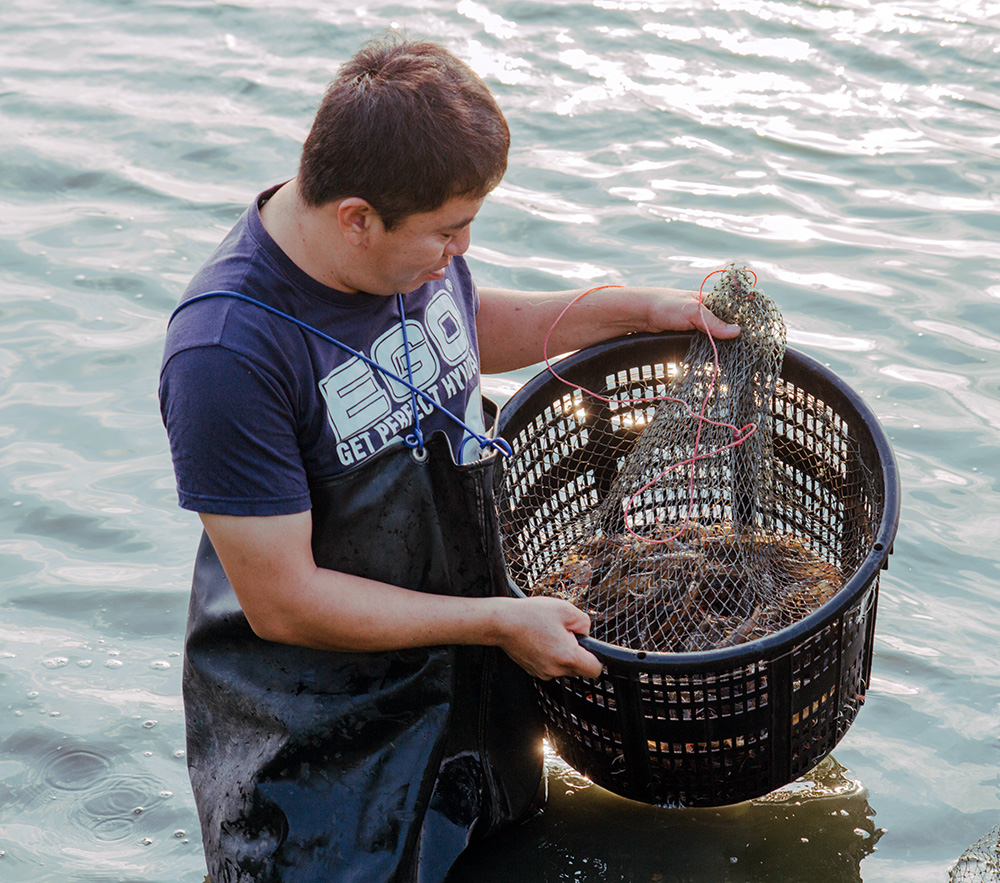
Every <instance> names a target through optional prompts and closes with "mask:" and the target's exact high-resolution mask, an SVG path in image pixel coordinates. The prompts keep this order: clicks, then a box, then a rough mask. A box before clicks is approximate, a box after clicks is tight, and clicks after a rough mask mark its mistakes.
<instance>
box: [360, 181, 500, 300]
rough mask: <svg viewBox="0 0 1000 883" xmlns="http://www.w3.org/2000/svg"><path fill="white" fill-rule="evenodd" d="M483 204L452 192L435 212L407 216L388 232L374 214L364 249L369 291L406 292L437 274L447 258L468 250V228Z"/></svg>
mask: <svg viewBox="0 0 1000 883" xmlns="http://www.w3.org/2000/svg"><path fill="white" fill-rule="evenodd" d="M482 204H483V200H482V199H474V198H470V197H467V196H455V197H452V198H451V199H449V200H448V202H446V203H445V204H444V205H443V206H441V207H440V208H438V209H435V210H434V211H431V212H420V213H418V214H415V215H410V216H409V217H407V218H406V219H404V220H403V221H401V222H400V223H399V224H398V225H397V226H395V227H394V228H393V229H392V230H389V231H386V229H385V228H384V227H383V226H382V222H381V221H380V220H378V219H375V221H374V228H373V231H372V235H371V237H370V240H369V245H368V248H367V249H366V264H367V265H368V276H369V279H370V280H371V282H370V283H369V287H368V288H367V290H368V291H369V293H371V294H381V295H393V294H396V292H401V293H403V294H406V293H407V292H410V291H413V290H414V289H416V288H419V287H420V286H421V285H423V284H424V283H425V282H433V281H434V280H436V279H442V278H443V277H444V271H445V268H446V267H447V266H448V264H450V263H451V259H452V258H453V257H454V256H455V255H460V254H465V252H466V251H467V250H468V248H469V241H470V232H471V231H470V227H471V225H472V222H473V220H474V219H475V217H476V213H477V212H478V211H479V209H480V207H481V206H482Z"/></svg>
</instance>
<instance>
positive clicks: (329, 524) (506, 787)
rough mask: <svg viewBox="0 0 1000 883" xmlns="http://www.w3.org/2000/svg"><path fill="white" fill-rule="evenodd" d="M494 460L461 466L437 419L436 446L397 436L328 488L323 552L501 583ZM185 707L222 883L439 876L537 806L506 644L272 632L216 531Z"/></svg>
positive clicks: (193, 618)
mask: <svg viewBox="0 0 1000 883" xmlns="http://www.w3.org/2000/svg"><path fill="white" fill-rule="evenodd" d="M421 454H423V456H421ZM496 460H497V455H496V454H495V453H492V452H491V453H490V454H488V455H487V456H486V457H485V458H484V459H482V460H479V461H477V462H474V463H471V464H468V465H464V466H456V465H455V464H454V462H453V460H452V456H451V449H450V445H449V443H448V440H447V438H446V437H445V436H444V434H443V433H440V432H439V433H435V434H434V435H433V436H432V437H431V439H430V440H429V442H428V443H427V445H426V447H425V448H424V449H423V452H415V451H411V450H410V449H408V448H406V447H403V446H401V445H398V446H395V447H393V448H390V449H388V450H386V451H384V452H382V453H381V454H380V455H376V459H375V462H370V463H369V464H366V465H365V466H363V467H361V468H359V469H357V470H354V471H352V472H349V473H347V474H346V475H343V476H341V477H339V478H338V479H336V480H335V481H333V482H331V483H329V484H326V485H323V486H320V487H317V488H315V489H314V490H313V493H312V501H313V552H314V555H315V559H316V563H317V564H318V565H319V566H321V567H326V568H330V569H333V570H341V571H345V572H349V573H354V574H359V575H363V576H367V577H370V578H372V579H376V580H381V581H384V582H388V583H392V584H395V585H399V586H403V587H406V588H409V589H416V590H419V591H425V592H435V593H438V594H446V595H464V596H468V597H485V596H488V595H497V594H502V593H505V592H506V591H507V589H506V585H507V582H506V575H505V569H504V565H503V560H502V557H501V552H500V546H499V536H498V532H497V525H496V512H495V508H494V502H493V476H494V470H495V468H496ZM184 704H185V712H186V716H187V727H188V730H187V732H188V764H189V767H190V771H191V780H192V785H193V788H194V794H195V798H196V801H197V803H198V809H199V815H200V816H201V819H202V831H203V837H204V841H205V852H206V856H207V859H208V868H209V874H210V878H211V881H212V883H237V881H239V883H251V881H252V883H272V881H282V883H285V881H302V883H327V881H331V883H332V881H338V883H339V881H359V883H360V881H364V883H380V881H411V880H412V881H421V883H432V881H441V880H443V879H444V878H445V876H446V875H447V873H448V870H449V869H450V868H451V866H452V864H453V863H454V861H455V859H456V858H457V857H458V855H459V854H460V853H461V852H462V850H463V849H464V848H465V847H466V846H467V844H468V843H469V842H470V841H471V840H472V839H474V838H478V837H480V836H483V835H485V834H487V833H489V832H490V831H492V830H495V829H496V828H497V827H499V826H501V825H503V824H504V823H507V822H511V821H514V820H517V819H519V818H521V817H523V816H525V815H526V814H527V813H528V812H529V811H530V809H531V806H532V803H533V800H534V798H535V796H536V793H537V790H538V787H539V783H540V779H541V774H542V748H541V739H542V725H541V723H540V719H539V717H538V714H537V706H536V702H535V699H534V696H533V693H532V688H531V684H530V679H529V678H528V676H527V674H526V673H525V672H524V671H523V670H522V669H521V668H520V667H519V666H517V665H516V664H514V663H513V662H512V661H511V660H510V659H509V658H508V657H507V655H506V654H505V653H503V652H502V651H500V650H498V649H496V648H486V647H464V646H463V647H429V648H420V647H416V648H413V649H408V650H402V651H392V652H377V653H337V652H326V651H317V650H309V649H305V648H301V647H293V646H288V645H282V644H275V643H271V642H267V641H263V640H261V639H260V638H258V637H256V635H254V633H253V632H252V631H251V629H250V626H249V624H248V623H247V620H246V618H245V617H244V615H243V613H242V611H241V610H240V607H239V604H238V602H237V600H236V596H235V594H234V592H233V590H232V587H231V586H230V584H229V582H228V580H227V579H226V576H225V574H224V572H223V570H222V566H221V564H220V563H219V560H218V558H217V557H216V555H215V551H214V549H213V548H212V545H211V543H210V542H209V540H208V538H207V537H206V536H203V537H202V541H201V547H200V549H199V552H198V558H197V562H196V565H195V574H194V585H193V592H192V600H191V608H190V615H189V621H188V632H187V640H186V647H185V660H184Z"/></svg>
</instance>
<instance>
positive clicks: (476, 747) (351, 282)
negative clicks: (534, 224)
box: [160, 38, 738, 883]
mask: <svg viewBox="0 0 1000 883" xmlns="http://www.w3.org/2000/svg"><path fill="white" fill-rule="evenodd" d="M508 147H509V132H508V129H507V125H506V122H505V120H504V118H503V115H502V114H501V112H500V110H499V108H498V107H497V105H496V103H495V101H494V99H493V97H492V95H491V94H490V93H489V91H488V89H487V88H486V87H485V85H484V84H483V83H482V82H481V81H480V80H479V79H478V77H476V75H475V74H474V73H473V72H472V71H471V70H470V69H469V68H468V67H467V66H466V65H464V64H463V63H462V62H461V61H459V60H458V59H456V58H455V57H454V56H453V55H451V54H450V53H449V52H447V51H446V50H444V49H442V48H441V47H439V46H437V45H435V44H431V43H421V42H414V41H409V40H404V39H396V38H393V39H385V40H382V41H376V42H373V43H371V44H368V45H366V46H365V47H363V48H362V49H361V50H360V51H359V52H358V53H357V54H356V55H355V56H354V58H352V59H351V60H350V61H349V62H348V63H347V64H345V65H344V66H343V67H342V68H341V69H340V71H339V72H338V75H337V77H336V79H335V80H334V81H333V83H332V84H331V86H330V88H329V90H328V91H327V93H326V95H325V97H324V99H323V102H322V105H321V107H320V109H319V112H318V113H317V116H316V119H315V121H314V124H313V127H312V130H311V132H310V134H309V136H308V138H307V140H306V142H305V145H304V147H303V151H302V159H301V163H300V167H299V173H298V176H297V177H296V178H295V179H293V180H291V181H289V182H287V183H285V184H283V185H280V186H277V187H272V188H271V189H269V190H267V191H265V192H264V193H263V194H261V195H260V196H259V197H258V198H257V199H256V200H255V201H254V203H253V204H252V205H251V206H250V208H249V209H248V211H247V212H246V213H245V214H244V215H243V217H242V218H241V219H240V221H239V222H238V223H237V225H236V226H235V227H234V229H233V230H232V231H231V232H230V233H229V235H228V236H227V237H226V239H225V240H224V241H223V242H222V244H221V245H220V246H219V248H218V249H217V250H216V252H215V253H214V254H213V255H212V257H211V258H210V259H209V261H208V262H207V263H206V264H205V266H204V267H202V269H201V270H200V271H199V272H198V273H197V275H196V276H195V277H194V279H193V280H192V282H191V284H190V286H189V287H188V290H187V292H186V293H185V296H184V299H183V301H182V304H181V306H180V307H179V308H178V311H177V312H176V313H175V315H174V317H173V318H172V320H171V323H170V326H169V330H168V334H167V341H166V349H165V354H164V362H163V369H162V374H161V381H160V400H161V409H162V414H163V419H164V423H165V425H166V427H167V431H168V434H169V437H170V444H171V452H172V455H173V459H174V467H175V472H176V475H177V487H178V494H179V498H180V504H181V506H183V507H184V508H188V509H191V510H193V511H196V512H198V513H199V515H200V517H201V520H202V522H203V525H204V528H205V532H204V535H203V537H202V543H201V547H200V549H199V552H198V556H197V561H196V564H195V573H194V581H193V588H192V600H191V609H190V614H189V622H188V633H187V638H186V645H185V665H184V701H185V712H186V719H187V732H188V759H189V766H190V773H191V780H192V785H193V788H194V794H195V798H196V802H197V804H198V811H199V815H200V817H201V823H202V831H203V835H204V842H205V850H206V856H207V860H208V867H209V872H210V877H211V880H212V883H236V881H239V883H250V881H253V883H267V881H303V883H318V881H328V880H329V881H332V880H338V881H339V880H364V881H410V880H420V881H425V883H433V881H440V880H443V879H444V877H445V876H446V875H447V873H448V871H449V869H450V868H451V866H452V864H453V863H454V861H455V860H456V858H457V857H458V855H459V854H460V853H461V852H462V850H463V849H464V848H465V847H466V846H467V845H468V843H470V842H471V841H472V840H474V839H476V838H478V837H482V836H484V835H486V834H488V833H490V832H492V831H494V830H496V829H497V828H499V827H501V826H503V825H504V824H507V823H510V822H512V821H515V820H517V819H519V818H522V817H523V816H524V815H525V814H526V813H527V812H528V811H529V810H530V808H531V805H532V802H533V800H534V798H535V795H536V792H537V789H538V785H539V781H540V777H541V773H542V756H541V747H540V741H541V729H540V724H539V722H538V718H537V714H536V709H535V707H534V702H533V699H532V692H531V688H530V677H529V675H533V676H535V677H539V678H552V677H558V676H561V675H580V676H585V677H595V676H597V675H598V674H599V673H600V671H601V664H600V662H599V661H598V660H597V658H596V657H594V656H593V655H592V654H590V653H589V652H587V651H586V650H584V649H582V648H581V647H580V645H579V644H578V643H577V640H576V638H577V635H579V634H585V633H586V632H587V630H588V627H589V622H588V618H587V616H586V614H585V613H583V612H582V611H580V610H578V609H577V608H575V607H573V606H572V605H570V604H569V603H567V602H563V601H560V600H557V599H554V598H531V599H520V598H513V597H510V596H509V595H508V594H507V589H506V581H505V574H504V567H503V561H502V559H501V558H500V553H499V551H498V550H499V545H498V536H497V528H496V513H495V508H494V506H493V503H492V482H493V472H494V469H495V468H496V461H497V459H498V454H497V452H496V451H495V450H493V448H492V447H491V443H490V440H489V438H488V430H487V424H488V421H487V420H486V418H485V416H484V410H483V404H482V399H481V397H480V395H479V376H480V370H482V371H486V372H501V371H508V370H512V369H515V368H518V367H522V366H526V365H530V364H534V363H536V362H538V361H540V359H541V353H542V342H543V339H544V337H545V334H546V332H547V331H548V330H549V329H550V327H551V326H552V325H553V323H554V322H555V320H556V318H557V317H558V316H559V315H560V313H561V312H562V311H563V309H564V308H565V307H566V305H567V304H569V303H570V302H571V301H572V300H574V299H575V298H576V297H577V296H578V295H579V294H581V292H579V291H563V292H556V293H545V294H539V293H531V292H520V291H507V290H499V289H486V288H483V289H477V288H476V286H475V285H474V284H473V282H472V278H471V275H470V272H469V268H468V266H467V265H466V263H465V260H464V258H463V257H462V256H463V254H464V253H465V251H466V250H467V249H468V247H469V239H470V229H471V225H472V222H473V220H474V219H475V217H476V214H477V212H478V211H479V209H480V207H481V205H482V203H483V200H484V199H485V197H486V196H487V194H488V193H489V192H490V191H491V190H492V189H493V188H494V187H495V186H496V185H497V183H499V181H500V179H501V177H502V176H503V174H504V171H505V169H506V163H507V152H508ZM691 328H701V329H702V330H704V331H708V332H709V333H712V334H714V335H715V336H717V337H732V336H734V335H735V334H736V333H738V329H736V328H734V327H731V326H728V325H726V324H725V323H723V322H721V321H720V320H718V319H717V318H716V317H714V316H712V315H711V314H710V313H705V312H704V311H699V308H698V305H697V302H696V299H695V296H694V295H693V294H692V293H690V292H682V291H678V290H673V289H652V288H646V289H639V288H627V287H623V288H617V289H613V290H608V291H605V292H600V293H599V294H595V295H592V296H590V297H588V298H587V299H586V300H584V301H581V303H580V304H579V305H578V306H575V307H573V309H571V310H569V311H568V313H567V314H566V316H565V318H563V319H562V320H560V322H559V324H558V325H557V326H556V328H555V329H554V331H553V334H552V338H551V340H550V343H549V347H550V349H551V350H552V351H554V352H566V351H569V350H573V349H579V348H581V347H584V346H586V345H588V344H591V343H594V342H596V341H598V340H601V339H604V338H607V337H611V336H615V335H619V334H623V333H627V332H631V331H658V330H685V329H691Z"/></svg>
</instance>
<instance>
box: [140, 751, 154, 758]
mask: <svg viewBox="0 0 1000 883" xmlns="http://www.w3.org/2000/svg"><path fill="white" fill-rule="evenodd" d="M142 756H143V757H152V756H153V752H152V751H143V752H142Z"/></svg>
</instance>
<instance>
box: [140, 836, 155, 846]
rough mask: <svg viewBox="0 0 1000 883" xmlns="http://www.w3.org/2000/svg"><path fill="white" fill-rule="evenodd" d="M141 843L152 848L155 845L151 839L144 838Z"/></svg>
mask: <svg viewBox="0 0 1000 883" xmlns="http://www.w3.org/2000/svg"><path fill="white" fill-rule="evenodd" d="M140 842H141V843H142V845H143V846H152V845H153V841H152V840H151V839H150V838H149V837H143V838H142V840H141V841H140Z"/></svg>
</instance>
